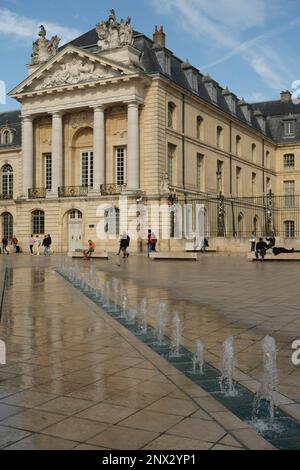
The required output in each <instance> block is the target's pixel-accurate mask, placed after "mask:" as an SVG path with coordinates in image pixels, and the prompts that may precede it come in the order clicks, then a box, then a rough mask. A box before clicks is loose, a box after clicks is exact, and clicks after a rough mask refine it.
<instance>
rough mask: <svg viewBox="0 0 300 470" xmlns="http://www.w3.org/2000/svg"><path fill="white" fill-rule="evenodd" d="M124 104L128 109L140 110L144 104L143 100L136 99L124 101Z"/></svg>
mask: <svg viewBox="0 0 300 470" xmlns="http://www.w3.org/2000/svg"><path fill="white" fill-rule="evenodd" d="M124 103H125V104H127V106H128V108H138V107H139V106H140V104H141V103H142V102H141V100H138V99H135V98H134V99H132V100H128V101H124Z"/></svg>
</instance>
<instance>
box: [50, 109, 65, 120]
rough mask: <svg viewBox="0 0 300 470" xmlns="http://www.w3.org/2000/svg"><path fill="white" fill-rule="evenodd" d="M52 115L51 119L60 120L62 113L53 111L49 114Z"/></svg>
mask: <svg viewBox="0 0 300 470" xmlns="http://www.w3.org/2000/svg"><path fill="white" fill-rule="evenodd" d="M50 114H51V115H52V118H60V117H63V111H53V112H52V113H50Z"/></svg>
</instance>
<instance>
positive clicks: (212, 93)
mask: <svg viewBox="0 0 300 470" xmlns="http://www.w3.org/2000/svg"><path fill="white" fill-rule="evenodd" d="M202 80H203V83H204V85H205V88H206V91H207V93H208V94H209V97H210V99H211V100H212V102H213V103H214V104H218V90H217V83H216V82H214V80H213V79H212V78H210V76H207V77H204V78H203V79H202Z"/></svg>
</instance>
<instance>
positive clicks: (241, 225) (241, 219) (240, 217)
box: [238, 212, 244, 237]
mask: <svg viewBox="0 0 300 470" xmlns="http://www.w3.org/2000/svg"><path fill="white" fill-rule="evenodd" d="M243 231H244V214H243V212H240V213H239V215H238V236H239V237H242V236H243Z"/></svg>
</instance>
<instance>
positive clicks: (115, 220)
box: [104, 207, 120, 235]
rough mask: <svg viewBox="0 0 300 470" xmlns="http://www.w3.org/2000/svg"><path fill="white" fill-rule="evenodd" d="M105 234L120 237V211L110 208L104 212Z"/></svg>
mask: <svg viewBox="0 0 300 470" xmlns="http://www.w3.org/2000/svg"><path fill="white" fill-rule="evenodd" d="M104 232H105V233H106V234H107V235H119V233H120V210H119V209H118V208H116V207H109V208H108V209H106V211H105V212H104Z"/></svg>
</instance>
